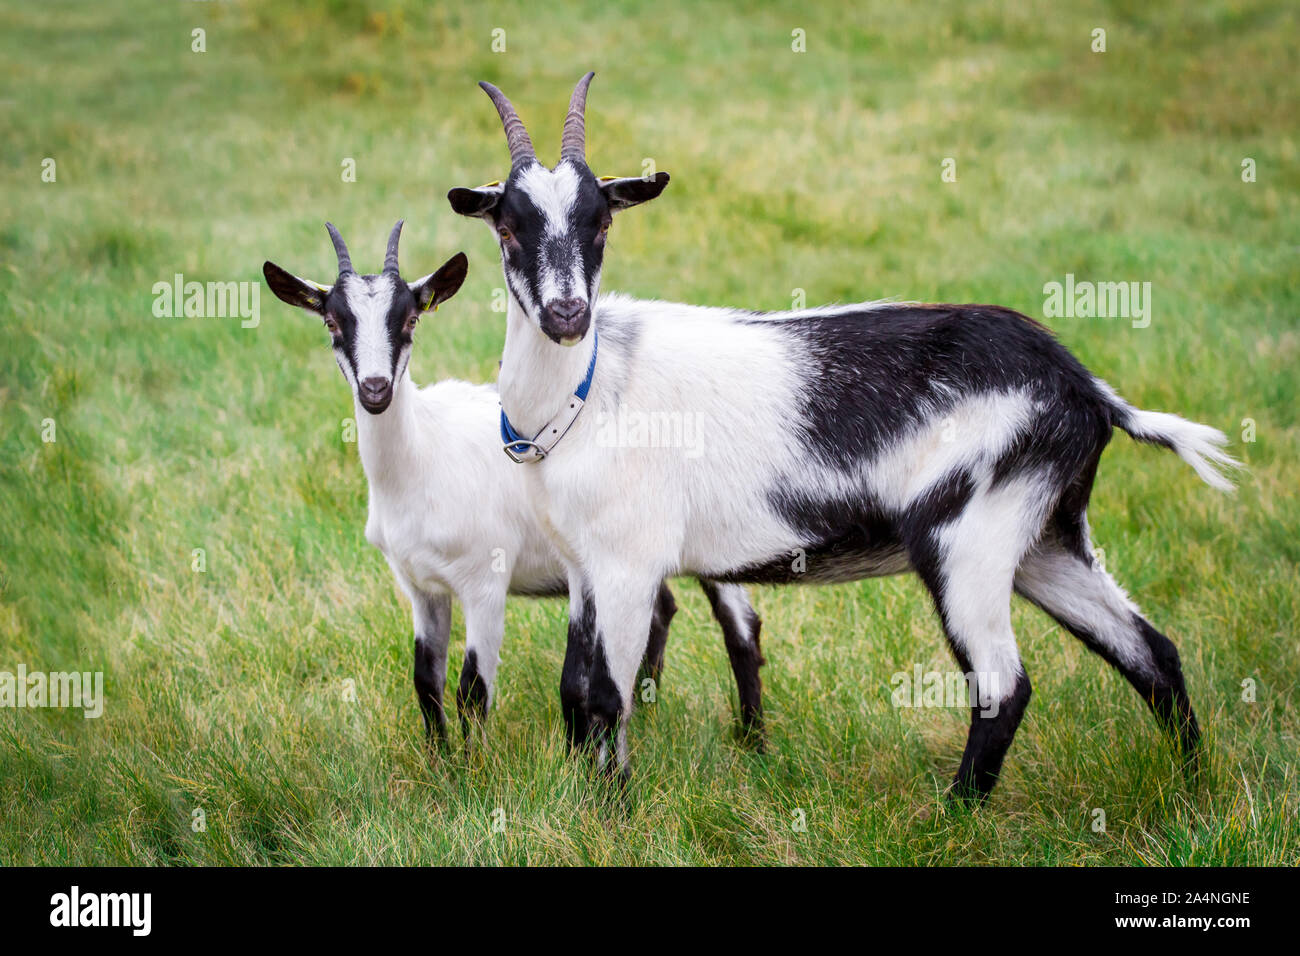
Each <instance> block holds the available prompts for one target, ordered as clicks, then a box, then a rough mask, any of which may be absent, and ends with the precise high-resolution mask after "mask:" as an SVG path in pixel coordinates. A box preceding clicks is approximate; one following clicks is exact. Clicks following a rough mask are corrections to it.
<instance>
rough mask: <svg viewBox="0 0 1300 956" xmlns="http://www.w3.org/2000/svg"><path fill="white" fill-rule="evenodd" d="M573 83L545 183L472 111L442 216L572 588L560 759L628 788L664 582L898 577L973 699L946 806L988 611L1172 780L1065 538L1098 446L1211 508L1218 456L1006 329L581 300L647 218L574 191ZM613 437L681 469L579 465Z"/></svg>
mask: <svg viewBox="0 0 1300 956" xmlns="http://www.w3.org/2000/svg"><path fill="white" fill-rule="evenodd" d="M591 76H592V74H590V73H589V74H587V76H585V77H584V78H583V79H582V81H581V82H579V84H578V87H577V89H576V90H575V91H574V94H573V97H572V100H571V103H570V107H569V113H568V115H567V117H566V119H565V124H564V134H563V143H562V148H561V152H560V161H559V163H558V165H556V166H555V167H554V168H553V169H547V168H546V167H545V166H544V165H542V163H540V162H539V161H538V159H537V156H536V154H535V151H534V149H533V145H532V142H531V140H530V139H529V136H528V133H527V132H526V130H525V128H524V125H523V123H522V122H521V121H520V119H519V117H518V115H517V114H516V112H515V110H514V108H513V107H512V106H511V104H510V102H509V101H508V100H507V99H506V97H505V96H504V95H503V94H502V93H501V92H500V91H499V90H498V89H496V87H494V86H492V85H491V84H487V83H483V84H480V85H481V86H483V88H484V90H485V91H486V92H487V93H488V95H489V96H490V97H491V99H492V101H493V103H494V104H495V105H496V108H497V111H498V113H499V115H500V117H501V120H502V123H503V125H504V127H505V132H506V137H507V142H508V144H509V147H510V156H511V169H510V174H509V176H508V178H507V179H506V180H505V182H504V183H498V184H493V185H490V186H485V187H481V188H478V189H463V188H458V189H453V190H451V191H450V193H449V194H448V199H449V201H450V203H451V206H452V208H453V209H454V210H455V211H456V212H458V213H461V214H462V215H467V216H473V217H479V218H482V219H484V220H486V221H487V223H488V224H489V225H490V226H491V227H492V229H493V231H494V232H495V233H496V235H497V237H498V239H499V241H500V246H501V259H502V266H503V270H504V273H505V280H506V284H507V286H508V288H509V290H510V296H509V303H508V312H507V330H506V341H505V350H504V355H503V362H502V367H501V374H500V383H499V384H500V395H501V404H502V407H503V415H507V416H508V421H507V422H505V423H504V425H503V429H504V431H505V432H506V434H507V435H508V436H510V437H509V438H508V439H507V447H508V449H509V450H510V452H511V456H512V457H515V458H519V459H522V460H525V461H529V462H531V463H530V464H525V465H521V466H520V467H521V468H523V469H524V470H526V471H527V473H528V475H529V477H530V480H531V482H532V487H533V493H534V495H535V496H536V497H537V498H538V501H539V506H540V507H542V508H544V509H545V524H546V525H547V527H549V528H550V529H552V533H553V534H554V536H555V540H556V545H557V547H558V549H559V550H560V552H561V554H562V555H563V556H564V558H565V560H566V562H567V564H568V567H569V569H570V604H571V610H572V612H573V615H574V620H575V622H576V623H575V624H574V625H573V626H572V628H571V629H572V634H571V640H572V641H573V642H576V643H577V645H578V646H576V647H574V646H571V647H570V648H569V655H568V660H567V662H566V673H565V676H564V678H563V681H562V692H563V694H564V701H563V705H564V710H565V714H566V716H567V717H568V718H569V720H570V721H571V723H572V724H575V725H576V729H575V730H574V731H571V733H573V734H574V735H575V736H583V735H585V736H586V738H587V739H590V740H591V741H593V742H594V743H595V744H596V752H597V754H598V755H599V756H600V758H601V760H602V761H606V762H607V766H610V767H613V766H615V765H616V766H617V767H618V768H619V769H621V770H622V771H623V772H624V773H626V771H627V763H626V731H625V729H624V724H623V718H624V717H625V716H626V714H627V713H628V710H629V707H630V704H631V691H632V686H633V679H634V676H635V674H636V669H637V662H638V661H639V660H640V657H641V652H642V649H643V648H644V646H645V635H646V630H647V626H648V624H649V622H650V620H651V617H652V614H653V608H654V597H655V593H656V589H657V587H658V582H659V581H660V580H661V579H662V578H663V577H664V576H665V575H671V574H676V573H691V574H698V575H703V576H707V577H710V578H716V579H719V580H730V581H736V582H763V583H777V582H793V581H809V582H834V581H849V580H854V579H859V578H865V577H872V576H877V575H885V574H894V573H899V572H904V571H914V572H915V573H916V574H917V575H918V576H919V577H920V579H921V580H922V581H923V582H924V584H925V586H926V587H927V588H928V590H929V592H930V594H931V595H932V597H933V599H934V602H935V605H936V607H937V610H938V612H939V616H940V618H941V620H942V623H943V627H944V630H945V632H946V634H947V637H948V641H949V643H950V645H951V647H952V651H953V653H954V655H955V656H956V658H957V660H958V662H959V663H960V665H961V667H962V669H963V670H964V671H965V672H966V673H967V674H968V675H971V682H972V704H973V706H972V717H971V724H970V732H969V736H968V739H967V743H966V749H965V753H964V755H963V757H962V761H961V765H960V768H959V770H958V771H957V774H956V779H955V781H954V788H953V791H952V792H953V793H954V794H956V795H958V796H961V797H968V798H977V799H982V798H984V797H985V796H987V794H988V793H989V791H990V789H991V788H992V787H993V785H994V783H995V781H996V779H997V776H998V773H999V770H1000V768H1001V765H1002V761H1003V757H1004V755H1005V754H1006V752H1007V748H1008V747H1009V746H1010V744H1011V740H1012V737H1013V735H1014V734H1015V732H1016V727H1017V725H1018V724H1019V723H1020V719H1021V715H1022V714H1023V713H1024V710H1025V706H1026V704H1027V703H1028V701H1029V693H1030V686H1029V678H1028V677H1027V676H1026V674H1025V671H1024V668H1023V666H1022V664H1021V659H1020V654H1019V652H1018V650H1017V648H1016V639H1015V635H1014V634H1013V633H1012V630H1011V616H1010V600H1011V595H1012V592H1013V591H1015V592H1017V593H1019V594H1021V595H1022V596H1023V597H1025V598H1027V599H1028V600H1030V601H1032V602H1033V603H1035V604H1037V605H1038V606H1039V607H1041V608H1042V609H1043V610H1045V611H1046V612H1047V613H1048V614H1049V615H1051V616H1052V617H1053V618H1055V619H1056V620H1057V621H1058V622H1060V624H1061V625H1062V626H1063V627H1064V628H1065V629H1066V630H1068V631H1069V632H1070V633H1072V634H1074V635H1075V636H1076V637H1078V638H1079V639H1080V640H1082V641H1083V642H1084V644H1085V645H1087V646H1088V647H1089V648H1090V649H1092V650H1093V651H1096V652H1097V653H1098V654H1100V655H1101V656H1102V657H1103V658H1104V659H1105V660H1106V661H1108V662H1109V663H1110V664H1112V665H1113V666H1114V667H1116V668H1117V669H1118V670H1119V671H1120V672H1121V673H1122V674H1123V675H1124V676H1125V677H1126V678H1127V679H1128V680H1129V681H1130V682H1131V683H1132V684H1133V686H1134V687H1135V688H1136V689H1137V691H1138V693H1140V694H1141V695H1142V697H1143V699H1145V700H1146V702H1147V703H1148V704H1149V705H1150V707H1151V708H1152V709H1153V711H1154V712H1155V714H1156V715H1157V717H1158V719H1159V720H1160V721H1161V722H1162V723H1163V724H1164V725H1165V726H1166V728H1167V729H1169V730H1170V731H1171V733H1173V735H1174V736H1175V739H1176V742H1177V745H1178V746H1179V748H1180V750H1181V752H1183V753H1184V754H1186V756H1187V759H1188V760H1191V759H1193V755H1194V754H1195V750H1196V745H1197V741H1198V738H1199V730H1198V727H1197V722H1196V717H1195V715H1194V714H1193V711H1192V706H1191V703H1190V702H1189V700H1188V697H1187V692H1186V689H1185V686H1184V681H1183V675H1182V671H1181V668H1180V664H1179V658H1178V652H1177V651H1176V650H1175V648H1174V645H1173V644H1172V643H1171V642H1170V641H1169V640H1168V639H1167V638H1166V637H1165V636H1164V635H1162V634H1161V633H1160V632H1159V631H1157V630H1156V629H1155V628H1154V627H1152V625H1151V624H1150V623H1148V622H1147V620H1146V619H1145V618H1143V617H1142V616H1141V614H1140V613H1139V611H1138V609H1137V607H1136V606H1135V605H1134V604H1133V603H1132V602H1131V601H1130V600H1129V599H1128V597H1127V596H1126V595H1125V593H1124V592H1123V591H1122V590H1121V589H1120V587H1119V586H1118V585H1117V584H1116V583H1115V582H1114V581H1113V580H1112V579H1111V577H1110V576H1109V575H1108V574H1107V573H1106V572H1105V571H1104V570H1103V569H1102V568H1101V567H1100V566H1098V564H1097V563H1096V562H1095V561H1094V560H1093V557H1092V546H1091V544H1090V541H1089V534H1088V524H1087V520H1086V517H1085V515H1086V509H1087V505H1088V496H1089V493H1090V491H1091V490H1092V484H1093V480H1094V478H1095V476H1096V472H1097V463H1098V460H1099V458H1100V456H1101V453H1102V450H1103V449H1104V448H1105V446H1106V443H1107V442H1108V441H1109V439H1110V436H1111V430H1112V428H1114V427H1118V428H1121V429H1123V430H1124V431H1126V432H1128V433H1129V434H1130V435H1132V436H1133V437H1134V438H1136V439H1138V440H1140V441H1144V442H1150V443H1152V444H1158V445H1162V446H1165V447H1167V448H1171V449H1173V450H1174V451H1175V452H1176V453H1177V454H1178V455H1179V456H1181V457H1182V458H1183V459H1184V460H1185V461H1186V462H1187V463H1188V464H1190V465H1191V466H1192V467H1193V468H1194V469H1195V470H1196V472H1197V474H1198V475H1200V477H1201V478H1202V479H1204V480H1205V481H1206V482H1208V483H1209V484H1210V485H1212V486H1214V487H1216V488H1220V489H1225V490H1226V489H1228V488H1229V487H1230V484H1229V482H1228V480H1227V479H1226V478H1225V477H1224V476H1223V474H1222V473H1221V472H1220V471H1219V469H1220V468H1222V467H1224V466H1231V465H1234V464H1235V462H1233V460H1232V459H1230V458H1229V457H1227V456H1226V455H1225V454H1223V452H1222V451H1220V448H1221V447H1222V446H1223V445H1224V444H1225V442H1226V439H1225V438H1224V436H1223V435H1222V434H1221V433H1220V432H1218V431H1216V430H1214V429H1213V428H1209V427H1207V426H1205V425H1198V424H1194V423H1192V422H1189V421H1185V420H1184V419H1182V418H1178V417H1176V416H1174V415H1167V414H1161V413H1158V412H1147V411H1141V410H1139V409H1136V408H1133V407H1132V406H1130V405H1129V404H1127V403H1126V402H1124V401H1123V400H1122V399H1121V398H1119V397H1118V396H1117V395H1116V394H1115V392H1114V391H1112V390H1111V388H1110V387H1109V386H1107V385H1106V384H1105V383H1104V382H1102V381H1100V380H1099V379H1097V378H1095V377H1094V376H1092V375H1091V374H1090V373H1089V372H1088V371H1087V370H1086V369H1085V368H1084V367H1083V366H1082V365H1080V364H1079V362H1078V361H1077V360H1076V359H1075V358H1074V357H1073V356H1072V355H1071V354H1070V353H1069V352H1068V351H1067V350H1066V349H1065V348H1064V347H1062V346H1061V345H1060V344H1059V343H1058V342H1057V341H1056V339H1055V338H1054V337H1053V336H1052V335H1051V334H1050V333H1049V332H1048V331H1047V330H1046V329H1044V328H1043V327H1042V326H1040V325H1039V324H1038V323H1036V322H1034V321H1033V320H1031V319H1028V318H1026V317H1025V316H1022V315H1019V314H1017V313H1015V312H1012V311H1010V310H1008V309H1003V308H997V307H993V306H980V305H904V304H880V303H866V304H859V305H844V306H834V307H829V308H819V309H808V310H804V311H797V312H782V313H754V312H745V311H737V310H730V309H719V308H696V307H692V306H687V305H677V304H671V303H666V302H658V301H637V300H633V299H629V298H625V297H621V296H613V295H606V296H602V297H601V298H599V299H597V292H598V289H599V287H600V272H601V263H602V259H603V256H604V251H605V242H606V235H607V233H608V231H609V228H610V223H611V220H612V217H613V214H614V213H616V212H618V211H620V210H622V209H626V208H628V207H629V206H633V205H636V204H637V203H640V202H644V201H646V200H649V199H653V198H654V197H655V196H657V195H659V193H660V192H661V191H662V190H663V188H664V186H665V185H666V184H667V182H668V175H667V174H666V173H662V172H660V173H656V174H655V175H654V176H653V177H648V178H644V179H642V178H626V179H597V178H596V177H595V176H593V175H592V173H591V170H590V169H589V168H588V166H587V163H586V160H585V158H584V157H585V131H584V111H585V106H586V94H587V86H588V84H589V82H590V80H591ZM593 364H594V374H593V373H592V372H591V371H589V370H590V369H591V368H592V366H593ZM588 380H590V382H589V390H588V391H587V392H586V394H585V395H584V396H583V397H585V400H586V401H585V404H586V405H587V406H589V407H590V408H591V409H592V411H589V412H588V413H587V414H585V415H579V416H578V417H577V418H576V420H575V419H574V418H573V416H574V415H575V414H576V412H574V411H572V408H573V407H574V397H575V396H574V394H573V390H574V386H575V384H576V383H579V382H586V381H588ZM578 410H579V411H581V406H578ZM624 410H627V411H630V412H631V413H637V412H640V413H644V414H649V415H660V416H663V415H665V414H667V415H680V416H690V417H692V418H693V419H694V420H696V421H698V422H701V423H702V427H703V439H704V440H703V442H702V445H703V448H704V454H703V455H702V456H698V457H693V456H690V455H687V454H685V453H683V450H681V449H673V448H664V447H647V446H646V445H645V444H644V443H640V444H638V443H636V442H623V443H620V442H616V441H614V442H611V441H609V440H602V435H601V434H600V429H601V427H602V418H607V417H608V416H612V415H613V416H616V415H618V414H620V413H621V412H622V411H624ZM593 412H594V413H593ZM557 425H558V426H559V427H557ZM566 428H567V434H565V433H564V430H565V429H566ZM557 435H558V436H560V438H562V440H559V439H557V437H556V436H557ZM516 438H519V439H526V440H520V441H516V440H515V439H516ZM582 668H586V670H585V671H583V670H582Z"/></svg>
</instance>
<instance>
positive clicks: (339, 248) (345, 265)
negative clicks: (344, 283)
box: [325, 222, 352, 275]
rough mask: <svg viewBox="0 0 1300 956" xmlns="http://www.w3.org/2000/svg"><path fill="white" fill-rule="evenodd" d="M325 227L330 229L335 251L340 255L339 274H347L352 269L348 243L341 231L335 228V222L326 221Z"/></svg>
mask: <svg viewBox="0 0 1300 956" xmlns="http://www.w3.org/2000/svg"><path fill="white" fill-rule="evenodd" d="M325 228H326V229H328V230H329V231H330V239H332V240H333V242H334V252H335V254H336V255H337V256H338V257H339V275H347V274H348V273H349V272H351V271H352V257H351V256H350V255H348V244H347V243H346V242H344V241H343V237H342V236H340V235H339V231H338V230H337V229H335V228H334V223H332V222H327V223H325Z"/></svg>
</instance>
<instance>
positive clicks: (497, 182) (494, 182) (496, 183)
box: [479, 179, 501, 189]
mask: <svg viewBox="0 0 1300 956" xmlns="http://www.w3.org/2000/svg"><path fill="white" fill-rule="evenodd" d="M500 185H501V180H499V179H494V180H492V182H490V183H484V184H483V185H482V186H480V187H479V189H491V188H492V187H493V186H500Z"/></svg>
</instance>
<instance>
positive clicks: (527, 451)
mask: <svg viewBox="0 0 1300 956" xmlns="http://www.w3.org/2000/svg"><path fill="white" fill-rule="evenodd" d="M599 350H600V338H599V336H597V335H596V329H595V326H593V327H592V329H591V361H590V362H589V363H588V364H587V374H586V375H585V376H584V377H583V379H582V381H581V382H580V383H579V384H578V387H577V388H575V389H574V390H573V394H572V396H570V399H569V402H568V407H567V408H563V409H561V410H560V413H559V414H558V415H556V416H555V418H553V419H551V420H550V421H549V422H547V423H546V424H545V425H543V426H542V428H541V430H540V431H539V432H538V433H537V434H536V435H534V436H533V437H532V438H531V439H529V438H525V437H524V436H523V435H521V434H519V432H517V431H516V430H515V427H514V426H513V425H511V424H510V419H509V418H507V417H506V410H505V409H504V408H503V409H501V443H502V450H503V451H505V453H506V454H507V455H509V456H510V458H511V460H512V461H515V462H518V463H519V464H523V463H524V462H530V461H541V460H542V459H543V458H545V457H546V456H547V455H548V454H550V451H551V449H552V448H554V447H555V446H556V445H557V444H559V442H560V439H561V438H563V437H564V435H565V433H566V432H568V430H569V429H570V428H571V427H572V426H573V423H574V421H576V420H577V418H578V412H580V411H582V406H583V404H584V403H585V402H586V401H587V393H588V392H590V391H591V380H592V379H593V378H594V377H595V375H596V353H597V352H598V351H599Z"/></svg>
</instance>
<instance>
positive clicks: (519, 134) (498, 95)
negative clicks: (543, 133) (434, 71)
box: [479, 80, 537, 169]
mask: <svg viewBox="0 0 1300 956" xmlns="http://www.w3.org/2000/svg"><path fill="white" fill-rule="evenodd" d="M479 86H481V87H483V92H484V93H486V94H487V95H488V96H489V97H491V99H492V105H493V106H495V107H496V108H497V115H498V116H500V117H501V126H502V127H503V128H504V129H505V131H506V145H507V146H509V147H510V168H511V169H515V168H517V167H519V166H523V165H525V164H526V163H527V162H528V161H529V160H530V159H536V158H537V152H536V150H534V149H533V141H532V140H531V139H529V138H528V130H526V129H524V121H523V120H521V119H520V118H519V114H518V113H516V112H515V108H514V107H513V106H511V105H510V101H509V100H508V99H506V95H505V94H504V93H502V92H501V91H500V90H498V89H497V88H496V87H495V86H493V85H492V84H491V83H489V82H487V80H484V81H483V82H481V83H479Z"/></svg>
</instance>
